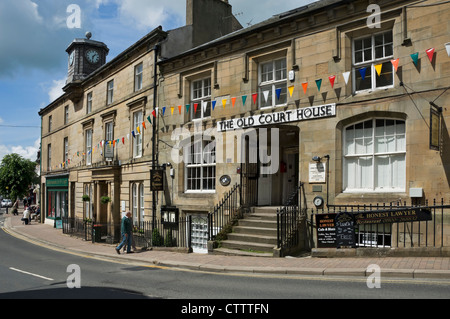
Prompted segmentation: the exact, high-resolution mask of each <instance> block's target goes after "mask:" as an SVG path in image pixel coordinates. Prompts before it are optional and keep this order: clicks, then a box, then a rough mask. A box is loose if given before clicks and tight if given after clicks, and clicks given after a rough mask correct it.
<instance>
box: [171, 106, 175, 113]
mask: <svg viewBox="0 0 450 319" xmlns="http://www.w3.org/2000/svg"><path fill="white" fill-rule="evenodd" d="M173 110H175V107H173V106H171V107H170V112H171V113H172V115H173Z"/></svg>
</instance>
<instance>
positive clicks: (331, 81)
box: [328, 75, 336, 88]
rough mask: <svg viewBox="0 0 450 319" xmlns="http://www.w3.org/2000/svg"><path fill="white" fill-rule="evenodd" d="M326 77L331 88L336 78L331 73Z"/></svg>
mask: <svg viewBox="0 0 450 319" xmlns="http://www.w3.org/2000/svg"><path fill="white" fill-rule="evenodd" d="M328 79H329V80H330V83H331V88H333V87H334V80H336V76H335V75H332V76H330V77H328Z"/></svg>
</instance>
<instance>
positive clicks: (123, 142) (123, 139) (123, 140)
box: [122, 137, 125, 145]
mask: <svg viewBox="0 0 450 319" xmlns="http://www.w3.org/2000/svg"><path fill="white" fill-rule="evenodd" d="M122 144H123V145H125V137H122Z"/></svg>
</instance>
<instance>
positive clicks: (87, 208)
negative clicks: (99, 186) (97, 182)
mask: <svg viewBox="0 0 450 319" xmlns="http://www.w3.org/2000/svg"><path fill="white" fill-rule="evenodd" d="M84 195H87V196H89V200H88V201H84V218H88V219H92V205H91V202H92V199H93V196H94V195H93V187H92V184H87V183H86V184H84Z"/></svg>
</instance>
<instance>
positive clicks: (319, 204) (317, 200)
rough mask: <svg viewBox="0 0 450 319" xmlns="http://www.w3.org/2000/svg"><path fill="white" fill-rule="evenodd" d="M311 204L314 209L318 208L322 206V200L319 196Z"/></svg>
mask: <svg viewBox="0 0 450 319" xmlns="http://www.w3.org/2000/svg"><path fill="white" fill-rule="evenodd" d="M313 202H314V205H315V206H316V207H320V206H322V205H323V198H322V197H320V196H317V197H315V198H314V200H313Z"/></svg>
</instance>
